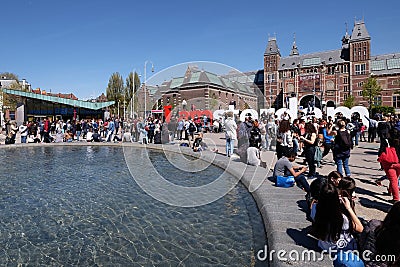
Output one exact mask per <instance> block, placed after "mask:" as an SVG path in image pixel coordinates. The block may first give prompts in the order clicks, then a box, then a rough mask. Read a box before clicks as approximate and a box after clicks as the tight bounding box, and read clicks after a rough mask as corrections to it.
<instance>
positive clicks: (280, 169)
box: [274, 149, 310, 193]
mask: <svg viewBox="0 0 400 267" xmlns="http://www.w3.org/2000/svg"><path fill="white" fill-rule="evenodd" d="M296 157H297V153H295V152H294V151H293V149H289V150H288V152H287V153H286V154H285V155H283V156H282V157H281V158H280V159H279V160H278V161H277V162H276V163H275V167H274V179H275V181H276V179H277V177H278V176H293V177H294V180H295V182H296V184H297V186H298V187H300V188H301V189H303V190H304V191H305V192H307V193H308V192H310V185H309V184H308V182H307V180H306V177H305V176H304V172H306V171H307V167H306V166H303V167H294V166H293V162H294V161H295V159H296Z"/></svg>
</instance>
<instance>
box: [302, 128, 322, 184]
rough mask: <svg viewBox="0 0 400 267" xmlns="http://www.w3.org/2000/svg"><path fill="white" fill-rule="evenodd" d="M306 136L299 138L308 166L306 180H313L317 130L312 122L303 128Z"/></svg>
mask: <svg viewBox="0 0 400 267" xmlns="http://www.w3.org/2000/svg"><path fill="white" fill-rule="evenodd" d="M305 130H306V134H305V135H304V136H301V137H300V140H302V141H303V143H304V156H305V158H306V162H307V164H308V169H309V171H308V178H314V177H315V176H316V175H317V173H316V166H315V150H316V147H317V145H318V139H317V129H316V128H315V126H314V124H313V123H312V122H307V123H306V126H305Z"/></svg>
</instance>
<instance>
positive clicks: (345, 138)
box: [335, 131, 353, 150]
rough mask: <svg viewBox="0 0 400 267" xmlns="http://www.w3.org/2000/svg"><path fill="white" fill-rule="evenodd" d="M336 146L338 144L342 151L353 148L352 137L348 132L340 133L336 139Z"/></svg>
mask: <svg viewBox="0 0 400 267" xmlns="http://www.w3.org/2000/svg"><path fill="white" fill-rule="evenodd" d="M335 144H337V145H338V146H339V147H340V148H341V149H342V150H349V149H352V148H353V142H352V141H351V136H350V134H349V133H348V132H347V131H338V133H337V135H336V137H335Z"/></svg>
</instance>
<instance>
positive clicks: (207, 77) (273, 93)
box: [156, 21, 400, 113]
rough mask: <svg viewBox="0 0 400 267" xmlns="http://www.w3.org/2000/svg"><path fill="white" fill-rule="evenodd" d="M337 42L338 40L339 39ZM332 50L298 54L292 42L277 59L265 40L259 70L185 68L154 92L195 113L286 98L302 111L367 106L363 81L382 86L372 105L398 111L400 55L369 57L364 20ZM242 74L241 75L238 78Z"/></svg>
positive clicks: (278, 104) (272, 41) (273, 43)
mask: <svg viewBox="0 0 400 267" xmlns="http://www.w3.org/2000/svg"><path fill="white" fill-rule="evenodd" d="M338 41H339V40H338ZM341 43H342V45H341V47H340V48H339V49H337V50H331V51H323V52H315V53H311V54H304V55H301V54H300V53H299V50H298V48H297V46H296V42H295V41H294V42H293V46H292V48H291V50H290V53H289V56H286V57H283V56H282V55H281V52H280V49H279V46H278V41H277V39H276V38H269V40H268V44H267V47H266V50H265V53H264V69H263V70H257V71H251V72H247V73H242V74H241V75H242V76H241V75H239V73H231V74H227V75H222V76H219V75H216V74H213V73H210V72H207V71H204V70H201V71H200V70H198V69H195V68H190V67H188V69H187V71H186V73H185V75H184V76H182V77H177V78H173V79H172V80H170V81H168V82H164V83H163V84H162V85H161V86H160V88H158V89H159V90H158V94H159V96H158V97H156V98H157V99H159V100H158V101H159V103H158V106H159V107H161V106H166V105H167V106H171V107H172V108H175V107H180V105H181V103H182V101H183V99H185V100H186V101H187V102H188V107H189V108H190V107H191V106H192V105H194V106H195V108H196V109H211V110H215V109H227V108H228V105H229V103H231V101H235V103H236V108H237V109H241V110H243V109H245V108H254V109H260V108H268V107H273V108H275V109H279V108H282V107H287V105H288V100H289V98H290V97H297V99H298V106H299V107H303V108H306V107H307V105H308V103H309V102H310V101H311V100H314V101H315V106H316V107H319V108H322V109H323V108H325V107H337V106H340V105H343V102H344V101H345V100H346V99H347V98H348V97H349V96H350V95H352V96H354V104H355V105H363V106H365V107H368V106H369V103H368V101H367V100H365V99H364V98H363V96H362V91H363V84H364V83H365V82H366V80H367V79H368V77H374V78H376V79H377V81H378V83H379V85H380V86H381V88H382V92H381V95H380V96H377V97H376V98H375V100H374V103H373V104H375V105H384V106H393V107H395V108H396V112H397V113H400V94H399V92H400V83H399V81H400V53H392V54H386V55H371V36H370V35H369V33H368V30H367V27H366V25H365V23H364V21H357V22H355V23H354V27H353V30H352V33H351V35H350V34H349V33H348V32H347V30H346V33H345V35H344V36H343V38H342V40H341ZM243 75H244V76H246V77H243Z"/></svg>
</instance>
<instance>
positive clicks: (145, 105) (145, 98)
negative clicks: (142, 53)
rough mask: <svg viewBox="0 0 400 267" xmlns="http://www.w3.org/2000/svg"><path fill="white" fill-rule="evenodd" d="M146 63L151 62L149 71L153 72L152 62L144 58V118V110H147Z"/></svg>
mask: <svg viewBox="0 0 400 267" xmlns="http://www.w3.org/2000/svg"><path fill="white" fill-rule="evenodd" d="M147 63H151V72H154V64H153V62H152V61H150V60H146V61H145V62H144V84H143V90H144V116H143V117H144V118H145V119H146V110H147V96H146V95H147V90H146V89H147V88H146V83H147V76H146V68H147Z"/></svg>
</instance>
